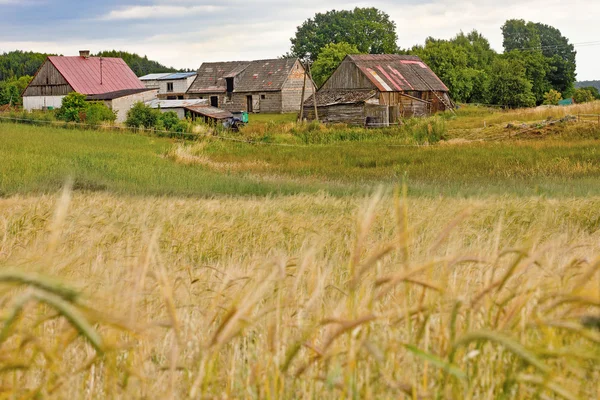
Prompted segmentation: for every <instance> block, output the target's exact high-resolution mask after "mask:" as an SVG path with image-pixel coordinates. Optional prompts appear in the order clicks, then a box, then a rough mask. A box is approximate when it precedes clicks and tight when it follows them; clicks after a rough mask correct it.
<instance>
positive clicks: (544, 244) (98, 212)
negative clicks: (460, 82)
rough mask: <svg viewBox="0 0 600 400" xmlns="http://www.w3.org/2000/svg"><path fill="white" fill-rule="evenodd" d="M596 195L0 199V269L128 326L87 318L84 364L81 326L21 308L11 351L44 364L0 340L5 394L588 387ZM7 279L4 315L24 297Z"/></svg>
mask: <svg viewBox="0 0 600 400" xmlns="http://www.w3.org/2000/svg"><path fill="white" fill-rule="evenodd" d="M599 206H600V200H598V199H597V198H592V199H588V200H581V199H579V200H561V201H558V200H544V199H515V198H509V197H501V198H488V199H487V200H460V199H454V200H452V199H414V200H411V199H405V198H404V197H403V196H402V195H399V194H396V195H392V194H389V193H379V194H376V195H374V196H372V197H370V198H367V199H364V200H363V199H353V198H344V199H335V198H332V197H328V196H326V195H316V196H315V195H313V196H295V197H288V198H273V199H263V200H252V199H248V200H240V199H226V198H221V199H214V200H202V201H196V200H185V199H173V198H171V199H163V198H145V199H143V198H134V197H114V196H110V195H103V194H89V195H74V196H73V199H72V202H71V204H70V205H69V206H68V207H67V205H65V203H64V202H63V201H60V200H57V199H56V198H55V196H42V197H13V198H9V199H4V200H0V227H2V228H1V229H0V265H1V266H2V267H3V269H5V268H6V266H11V265H13V266H15V265H18V266H19V271H20V273H21V274H29V273H32V272H31V271H33V272H43V273H45V274H48V275H53V276H56V277H60V279H62V280H64V281H66V282H69V284H70V285H74V286H76V287H78V288H79V290H80V291H81V292H82V293H83V296H85V298H87V299H89V301H90V303H91V304H93V305H94V307H96V308H97V309H99V310H102V313H103V314H105V315H107V316H113V318H114V320H115V321H121V322H120V323H121V324H125V325H128V326H129V327H131V328H132V329H131V331H132V332H134V333H135V336H131V335H129V334H124V335H121V336H119V335H115V334H114V333H110V329H109V328H110V327H109V326H106V327H100V328H98V327H95V329H97V331H98V334H99V335H100V337H101V339H102V340H106V341H108V342H109V343H112V345H111V346H110V347H111V348H113V349H114V352H113V353H112V355H111V356H109V357H104V358H100V359H99V360H100V362H93V363H92V364H90V362H89V361H90V360H96V358H95V357H96V356H95V352H94V350H93V342H92V341H91V340H86V339H85V337H84V335H83V333H82V330H77V329H75V330H74V329H73V328H72V327H69V325H68V323H67V321H68V319H67V320H65V319H63V318H62V317H61V316H60V315H54V314H53V313H52V311H49V314H44V313H39V312H36V310H35V309H34V310H32V311H33V313H30V314H27V315H28V317H25V318H23V319H22V320H21V323H23V324H26V325H24V326H31V327H32V328H31V329H19V330H16V331H14V332H13V336H12V337H13V339H12V340H14V342H12V343H14V345H17V347H18V344H19V343H21V344H23V343H28V344H24V345H23V346H29V347H25V348H26V349H29V348H31V346H34V347H35V348H37V349H40V351H43V350H46V351H48V352H49V354H51V355H52V357H53V360H52V362H47V361H44V358H40V357H33V353H30V352H28V351H21V352H18V351H17V350H16V348H15V351H14V352H13V353H7V352H6V349H7V347H6V346H8V342H4V343H0V345H2V347H0V350H2V352H1V353H0V354H2V357H0V391H1V392H2V395H5V396H7V397H22V396H28V395H32V394H36V395H37V396H38V397H39V396H41V397H55V398H98V397H111V398H143V397H150V398H161V397H172V398H183V397H192V398H217V397H218V398H249V397H253V398H348V397H351V398H411V399H413V398H414V399H416V398H464V399H495V398H535V397H538V398H573V399H578V398H581V399H587V398H595V397H596V396H597V390H598V377H599V373H600V370H599V367H598V365H600V363H599V362H598V361H599V358H600V355H599V354H598V344H599V342H600V335H599V333H598V332H597V331H596V330H595V329H594V328H589V327H587V326H592V325H593V324H592V322H593V321H594V320H595V318H596V317H597V315H598V304H599V295H600V293H598V287H599V283H600V281H599V279H600V277H599V275H598V265H599V264H598V258H597V256H598V254H599V250H600V249H599V247H598V243H599V241H598V239H599V236H598V235H599V233H598V221H600V214H599V211H598V210H600V207H599ZM53 215H54V217H53ZM56 216H58V217H56ZM57 220H58V221H59V223H56V222H55V221H57ZM28 279H29V278H28ZM29 282H33V281H31V280H29ZM38 286H40V285H38ZM44 287H46V286H42V287H41V288H39V290H45V289H44ZM2 290H3V292H2V299H3V301H2V303H1V306H0V310H1V313H0V315H2V317H1V318H2V323H3V324H5V323H6V321H7V318H8V315H9V314H8V313H7V310H8V305H9V304H11V301H12V300H11V299H14V298H15V296H17V295H18V293H19V292H18V291H17V292H15V291H14V289H12V288H8V289H7V288H6V287H3V288H2ZM36 290H38V289H36ZM65 293H67V294H69V293H71V292H70V291H66V292H65ZM55 295H56V296H60V295H59V294H55ZM69 296H70V295H68V296H67V298H70V297H69ZM46 315H48V316H49V317H50V319H47V318H46V317H45V316H46ZM53 316H54V317H55V318H51V317H53ZM40 318H41V319H42V323H41V324H39V323H37V321H38V319H40ZM45 318H46V319H45ZM45 321H46V322H45ZM582 321H584V322H585V324H583V323H582ZM115 325H118V324H117V322H115ZM94 326H95V325H94ZM62 343H64V344H69V345H62ZM7 354H9V355H10V356H11V358H9V360H10V361H11V362H12V363H13V364H9V361H8V360H7V357H6V355H7ZM20 363H21V364H22V365H23V366H24V367H23V368H10V365H21V364H20ZM90 365H94V367H91V366H90Z"/></svg>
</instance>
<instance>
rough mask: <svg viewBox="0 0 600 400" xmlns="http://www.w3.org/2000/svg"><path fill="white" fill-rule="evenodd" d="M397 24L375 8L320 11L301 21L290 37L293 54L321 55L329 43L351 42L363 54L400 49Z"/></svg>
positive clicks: (298, 55) (312, 58)
mask: <svg viewBox="0 0 600 400" xmlns="http://www.w3.org/2000/svg"><path fill="white" fill-rule="evenodd" d="M397 41H398V35H397V34H396V24H395V23H394V22H393V21H392V20H391V19H390V17H389V15H388V14H386V13H385V12H383V11H380V10H378V9H376V8H358V7H357V8H355V9H354V10H351V11H349V10H341V11H336V10H332V11H328V12H326V13H318V14H316V15H315V16H314V17H313V18H310V19H308V20H306V21H304V22H303V23H302V25H300V26H299V27H298V28H297V30H296V35H295V36H294V37H293V38H292V39H291V42H292V48H291V55H292V56H295V57H299V58H302V59H307V60H310V61H315V60H317V58H318V57H319V53H320V51H321V49H323V48H324V47H325V46H326V45H328V44H329V43H348V44H350V45H354V46H356V48H357V49H358V50H359V51H360V52H361V53H368V54H383V53H395V52H397V51H398V45H397V43H396V42H397Z"/></svg>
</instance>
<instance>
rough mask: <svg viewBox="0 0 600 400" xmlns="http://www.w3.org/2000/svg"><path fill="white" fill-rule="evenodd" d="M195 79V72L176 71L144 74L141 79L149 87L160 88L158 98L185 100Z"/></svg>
mask: <svg viewBox="0 0 600 400" xmlns="http://www.w3.org/2000/svg"><path fill="white" fill-rule="evenodd" d="M195 79H196V73H195V72H176V73H166V74H149V75H146V76H142V77H141V78H140V81H142V82H143V83H144V85H145V86H146V87H147V88H149V89H158V98H159V99H161V100H183V98H184V96H185V93H186V92H187V90H188V89H189V87H190V85H191V84H192V82H194V80H195Z"/></svg>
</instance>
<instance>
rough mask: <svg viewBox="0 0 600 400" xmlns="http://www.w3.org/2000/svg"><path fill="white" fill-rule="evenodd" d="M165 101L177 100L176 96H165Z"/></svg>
mask: <svg viewBox="0 0 600 400" xmlns="http://www.w3.org/2000/svg"><path fill="white" fill-rule="evenodd" d="M167 100H177V96H167Z"/></svg>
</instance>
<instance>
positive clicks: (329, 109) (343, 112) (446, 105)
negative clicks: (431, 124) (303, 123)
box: [304, 54, 453, 126]
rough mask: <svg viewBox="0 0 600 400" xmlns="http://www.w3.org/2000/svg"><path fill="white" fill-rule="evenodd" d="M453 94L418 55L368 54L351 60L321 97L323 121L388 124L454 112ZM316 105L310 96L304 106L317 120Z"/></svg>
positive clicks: (335, 75)
mask: <svg viewBox="0 0 600 400" xmlns="http://www.w3.org/2000/svg"><path fill="white" fill-rule="evenodd" d="M448 92H449V91H448V88H447V87H446V85H444V83H443V82H442V81H441V80H440V79H439V78H438V77H437V75H435V73H434V72H433V71H432V70H431V69H430V68H429V67H428V66H427V65H426V64H425V63H424V62H423V61H422V60H421V59H420V58H419V57H415V56H402V55H388V54H379V55H374V54H369V55H349V56H347V57H346V58H345V59H344V60H343V61H342V63H341V64H340V66H339V67H338V68H337V69H336V70H335V71H334V73H333V74H332V75H331V77H330V78H329V79H328V80H327V81H326V82H325V83H324V84H323V86H321V88H319V90H318V92H317V94H316V96H317V107H318V111H319V118H320V119H322V120H323V121H324V122H344V123H349V124H354V125H364V124H366V123H369V124H372V125H379V126H388V125H389V124H390V123H391V124H395V123H397V122H398V121H399V120H400V119H402V118H408V117H416V116H425V115H429V114H432V113H435V112H438V111H444V110H447V109H451V108H452V107H453V106H452V102H451V101H450V97H449V94H448ZM313 105H314V101H313V96H311V97H310V98H309V99H308V100H307V101H306V102H305V103H304V114H305V115H306V117H307V118H308V119H314V117H315V116H314V111H313V110H314V106H313ZM375 106H377V107H375ZM350 111H352V112H350Z"/></svg>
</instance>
